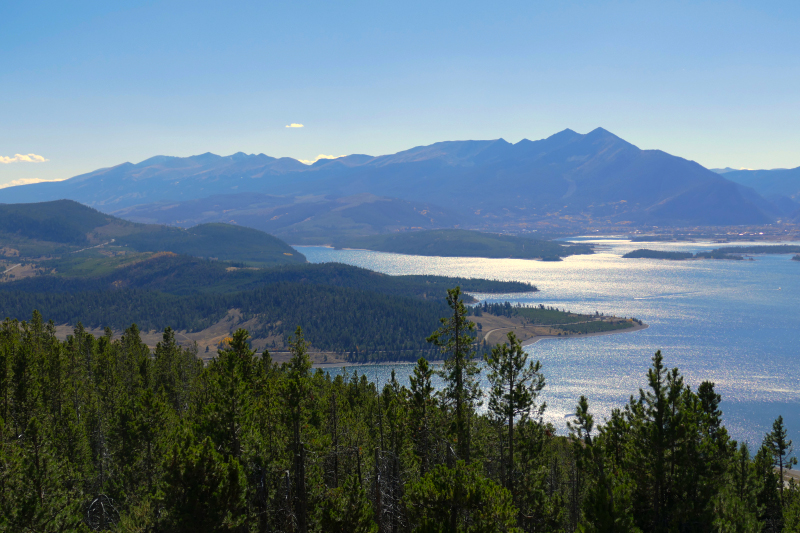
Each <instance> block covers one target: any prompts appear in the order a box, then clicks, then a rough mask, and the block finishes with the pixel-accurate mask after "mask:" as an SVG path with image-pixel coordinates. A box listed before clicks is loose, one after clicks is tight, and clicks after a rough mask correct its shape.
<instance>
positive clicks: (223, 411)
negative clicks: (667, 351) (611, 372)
mask: <svg viewBox="0 0 800 533" xmlns="http://www.w3.org/2000/svg"><path fill="white" fill-rule="evenodd" d="M448 303H449V304H450V307H445V308H444V309H443V311H444V316H445V319H444V320H443V321H442V322H441V323H439V321H438V320H433V321H431V322H430V324H429V325H428V326H429V329H428V333H431V332H433V334H432V335H431V336H430V338H429V341H430V343H431V346H432V348H435V349H436V350H440V351H441V355H442V356H444V357H445V358H446V362H445V364H444V365H442V366H440V367H433V366H431V365H429V364H428V363H427V362H426V361H425V360H424V359H420V360H419V361H418V363H417V365H416V367H415V368H414V372H413V376H412V378H411V380H410V385H409V387H406V386H403V385H401V384H400V383H398V381H397V380H396V379H394V376H392V379H391V380H390V381H389V382H388V383H386V384H385V386H383V387H382V388H380V389H379V388H377V387H376V386H375V384H374V383H371V382H370V381H368V380H367V378H366V376H364V375H359V373H358V371H357V370H356V371H354V372H345V373H344V374H343V375H339V376H337V377H335V378H332V377H331V376H330V375H329V374H326V373H324V372H322V371H321V370H318V371H316V372H314V371H312V369H311V364H310V361H309V358H308V352H307V350H308V346H307V344H306V341H305V339H304V337H303V332H302V331H301V330H300V329H298V330H297V331H296V332H295V335H294V336H293V339H292V343H291V352H292V356H291V359H290V360H289V361H288V362H287V363H285V364H282V365H277V364H275V363H273V362H272V360H271V358H270V354H269V353H268V352H265V353H263V354H262V355H256V354H255V353H254V352H253V351H252V350H251V349H250V347H249V344H248V333H247V332H246V331H244V330H239V331H237V332H236V333H235V334H234V335H233V336H232V338H231V339H230V340H229V342H228V343H226V345H225V346H224V347H223V349H221V350H220V352H219V354H218V355H217V357H216V358H214V359H213V360H212V361H211V362H210V363H209V364H208V365H207V366H204V365H203V364H202V363H201V362H200V361H199V360H198V359H197V357H196V354H195V353H194V352H192V351H191V350H185V349H183V348H181V347H180V346H179V345H178V344H177V343H176V341H175V336H174V333H173V332H172V330H170V329H166V330H165V331H164V334H163V340H162V342H161V343H159V345H158V346H157V348H156V349H155V350H154V351H153V352H151V351H150V350H149V349H148V348H147V347H146V346H145V345H143V344H142V342H141V341H140V338H139V331H138V330H137V329H136V328H135V327H131V328H129V329H128V330H127V331H126V332H125V334H124V335H123V337H122V338H121V339H119V340H113V341H112V340H111V338H110V337H107V336H101V337H99V338H95V337H93V336H92V335H89V334H87V333H86V332H85V331H84V330H83V329H82V328H80V327H79V328H76V329H75V331H74V333H73V335H71V336H70V337H69V338H68V339H67V340H66V341H64V342H60V341H58V340H57V339H56V338H55V336H54V328H53V326H52V324H50V325H48V324H47V323H45V322H44V321H43V318H42V316H41V315H39V314H38V313H36V314H34V315H33V318H32V319H31V321H30V322H27V323H20V322H17V321H13V320H7V321H5V322H4V323H3V324H2V327H0V530H2V531H87V532H88V531H120V532H134V531H164V532H167V531H169V532H187V533H188V532H197V531H209V532H212V531H213V532H216V531H232V532H233V531H242V532H243V531H262V532H371V533H378V532H381V533H384V532H385V533H388V532H398V533H402V532H406V531H441V532H452V533H455V532H488V533H491V532H512V531H513V532H522V531H524V532H537V533H538V532H570V533H571V532H575V531H614V532H635V531H640V532H643V531H647V532H657V533H662V532H663V533H667V532H672V531H687V532H708V531H770V532H780V531H785V532H794V531H798V528H799V527H800V492H799V491H798V489H797V486H796V485H793V484H792V485H787V486H784V484H783V483H781V476H782V474H783V471H784V469H786V468H787V467H790V466H791V465H792V464H793V463H794V460H793V457H792V455H791V443H790V442H787V440H786V431H785V427H784V425H783V420H782V419H780V418H779V419H778V420H776V421H775V424H774V427H773V430H772V431H771V432H770V433H769V434H768V435H766V436H765V438H764V442H763V444H762V445H761V446H755V447H753V448H748V447H747V446H746V445H744V444H741V445H740V444H737V443H736V442H735V441H733V440H732V439H731V438H730V437H729V436H728V433H727V431H726V429H725V427H724V425H723V424H722V412H721V411H720V408H719V405H720V400H721V398H720V396H719V395H718V394H717V393H716V392H715V390H714V384H713V383H708V382H704V383H702V384H701V385H700V386H699V387H698V388H697V389H696V390H695V389H692V388H690V387H689V386H687V385H686V384H685V383H684V380H683V377H682V376H681V374H680V373H679V371H678V370H677V369H669V368H668V367H667V366H666V365H665V362H664V359H663V358H662V355H661V353H660V352H659V353H656V355H655V356H654V357H653V359H652V361H653V364H652V367H651V369H650V371H649V372H648V377H647V386H646V387H645V388H644V389H643V390H641V391H640V392H639V393H638V394H633V393H635V391H631V393H632V396H631V399H630V402H629V403H628V404H627V405H625V406H624V407H622V408H619V409H615V410H614V411H613V412H612V414H611V417H610V419H608V420H606V421H604V422H603V423H599V422H597V421H595V419H594V418H593V416H592V414H591V404H590V402H589V400H587V399H586V398H584V397H581V398H580V400H579V401H578V402H577V405H576V411H575V415H574V416H573V417H572V418H571V421H570V424H569V428H570V434H569V435H568V436H565V435H556V434H555V431H554V428H553V427H552V426H551V425H549V424H547V423H544V422H543V421H542V415H543V413H544V412H545V409H546V403H545V402H546V399H547V396H548V388H547V385H546V383H547V381H546V378H547V368H546V366H544V367H543V366H541V365H540V364H539V362H537V361H533V360H531V359H530V358H529V356H528V354H527V353H526V352H525V351H524V350H523V349H522V348H521V346H520V345H519V343H518V341H517V340H516V338H515V337H514V336H513V335H510V336H509V337H508V338H507V342H506V343H505V344H500V345H497V346H496V347H495V348H494V349H493V350H492V351H491V353H490V354H487V357H486V362H485V366H483V367H482V368H481V367H479V366H477V365H476V364H475V360H474V359H473V356H474V345H473V344H472V340H473V339H474V331H472V330H471V328H470V327H469V326H468V322H467V321H466V320H467V316H466V315H467V313H466V309H465V308H464V306H463V305H462V304H461V303H459V294H458V292H457V291H452V292H450V293H449V296H448ZM437 325H438V326H439V327H438V329H436V328H437ZM643 356H644V354H643ZM480 373H485V374H486V376H487V379H488V381H489V383H490V385H491V386H490V387H489V389H487V390H483V391H482V390H480V389H479V388H478V387H477V379H478V377H479V374H480ZM436 376H439V377H440V379H441V382H442V386H441V388H439V389H438V390H437V389H435V388H434V386H433V380H434V378H435V377H436ZM481 401H483V402H484V405H485V406H486V410H480V409H479V402H481Z"/></svg>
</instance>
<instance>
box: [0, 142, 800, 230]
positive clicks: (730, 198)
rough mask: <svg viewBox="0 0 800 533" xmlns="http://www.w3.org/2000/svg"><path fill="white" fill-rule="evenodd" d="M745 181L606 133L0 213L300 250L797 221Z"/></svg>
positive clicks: (96, 176)
mask: <svg viewBox="0 0 800 533" xmlns="http://www.w3.org/2000/svg"><path fill="white" fill-rule="evenodd" d="M739 172H741V171H732V172H727V173H725V174H719V173H717V172H713V171H711V170H708V169H706V168H704V167H702V166H701V165H699V164H697V163H695V162H693V161H689V160H686V159H683V158H680V157H676V156H673V155H670V154H668V153H666V152H663V151H660V150H641V149H639V148H637V147H636V146H634V145H633V144H631V143H629V142H627V141H625V140H623V139H621V138H619V137H617V136H616V135H614V134H612V133H610V132H608V131H606V130H604V129H602V128H598V129H595V130H593V131H591V132H590V133H587V134H579V133H576V132H574V131H572V130H569V129H567V130H564V131H562V132H560V133H557V134H555V135H552V136H550V137H548V138H546V139H542V140H538V141H529V140H527V139H523V140H521V141H519V142H517V143H514V144H512V143H509V142H507V141H505V140H503V139H497V140H488V141H447V142H440V143H435V144H432V145H429V146H420V147H416V148H412V149H410V150H406V151H402V152H398V153H396V154H391V155H383V156H378V157H373V156H369V155H358V154H356V155H349V156H345V157H341V158H338V159H332V160H331V159H328V160H319V161H317V162H316V163H314V164H312V165H305V164H303V163H301V162H299V161H297V160H294V159H291V158H274V157H270V156H267V155H264V154H258V155H247V154H244V153H236V154H233V155H231V156H224V157H223V156H217V155H214V154H210V153H206V154H202V155H198V156H192V157H186V158H180V157H170V156H157V157H153V158H150V159H147V160H145V161H142V162H141V163H137V164H132V163H123V164H121V165H117V166H114V167H111V168H105V169H100V170H97V171H94V172H90V173H88V174H84V175H81V176H76V177H74V178H71V179H68V180H65V181H62V182H55V183H40V184H33V185H23V186H17V187H12V188H7V189H3V190H2V191H0V202H6V203H11V202H33V201H44V200H54V199H61V198H69V199H73V200H76V201H79V202H81V203H84V204H87V205H89V206H92V207H94V208H96V209H99V210H101V211H104V212H106V213H113V214H115V215H118V216H121V217H123V218H127V219H130V220H135V221H139V222H156V223H162V224H171V225H183V226H190V225H195V224H198V223H203V222H212V221H224V222H229V223H235V224H240V225H246V226H250V227H254V228H258V229H261V230H264V231H268V232H270V233H273V234H275V235H277V236H279V237H281V238H283V239H287V240H289V241H290V242H295V243H303V242H308V243H311V242H324V241H325V239H327V238H329V237H330V236H331V235H341V234H348V235H369V234H375V233H386V232H395V231H403V230H409V229H433V228H443V227H469V228H478V229H480V228H483V229H504V230H525V229H531V228H552V227H581V226H587V225H595V226H598V225H602V226H609V225H622V226H627V225H739V224H767V223H772V222H775V221H776V220H779V219H781V218H785V217H786V216H787V214H788V211H791V207H792V205H791V203H787V200H788V202H794V200H793V199H792V197H791V196H790V195H787V193H786V191H788V190H789V189H786V188H782V189H780V191H781V192H776V193H775V194H771V193H770V194H767V193H762V194H759V189H758V187H757V183H756V180H750V181H747V180H745V179H739V176H738V175H737V174H738V173H739ZM734 178H736V179H734ZM792 179H793V178H787V180H788V181H790V182H791V180H792ZM795 183H797V180H796V179H795ZM776 191H777V189H776ZM765 194H767V197H765V196H764V195H765Z"/></svg>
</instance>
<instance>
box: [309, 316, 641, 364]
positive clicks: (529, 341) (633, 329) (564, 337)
mask: <svg viewBox="0 0 800 533" xmlns="http://www.w3.org/2000/svg"><path fill="white" fill-rule="evenodd" d="M649 327H650V324H642V325H641V326H640V325H639V324H636V325H635V326H633V327H630V328H626V329H615V330H612V331H598V332H595V333H577V334H575V335H561V336H558V335H537V336H535V337H532V338H530V339H527V340H525V341H523V342H522V345H523V346H530V345H533V344H536V343H537V342H539V341H542V340H547V339H555V340H570V339H581V338H586V337H597V336H600V335H616V334H621V333H636V332H637V331H642V330H644V329H647V328H649ZM428 362H429V363H432V364H441V363H443V362H444V359H428ZM386 365H391V366H395V365H416V362H414V361H381V362H379V363H353V362H350V361H347V362H342V363H312V365H311V368H315V369H316V368H318V369H321V370H325V369H331V368H345V367H348V368H349V367H358V366H386Z"/></svg>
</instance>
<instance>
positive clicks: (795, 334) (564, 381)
mask: <svg viewBox="0 0 800 533" xmlns="http://www.w3.org/2000/svg"><path fill="white" fill-rule="evenodd" d="M585 240H587V241H591V242H597V243H599V244H601V246H600V247H599V248H598V251H599V253H596V254H594V255H590V256H574V257H568V258H566V259H565V260H564V261H561V262H541V261H529V260H521V259H482V258H449V257H423V256H408V255H400V254H388V253H381V252H371V251H364V250H334V249H331V248H325V247H298V249H299V250H300V251H301V252H302V253H303V254H305V255H306V257H307V258H308V260H309V261H311V262H313V263H320V262H332V261H336V262H340V263H347V264H350V265H356V266H360V267H365V268H369V269H371V270H375V271H378V272H384V273H387V274H434V275H442V276H458V277H474V278H488V279H499V280H514V281H526V282H530V283H533V284H535V285H536V286H537V287H538V288H539V291H540V292H537V293H528V294H492V295H489V294H475V296H476V297H477V298H479V299H481V300H489V301H493V300H494V301H511V302H523V303H536V304H539V303H542V304H544V305H553V306H556V307H559V308H566V309H569V310H571V311H578V312H583V313H594V312H595V311H600V312H602V313H606V314H613V315H616V316H627V317H630V316H633V317H636V318H639V319H641V320H643V321H644V322H646V323H648V324H649V325H650V327H649V328H648V329H645V330H642V331H639V332H635V333H622V334H615V335H603V336H596V337H586V338H579V339H574V338H573V339H563V340H562V339H557V340H556V339H553V340H542V341H540V342H538V343H536V344H533V345H530V346H528V347H527V350H528V352H529V353H530V354H532V356H533V357H535V358H537V359H539V360H540V361H541V362H542V366H543V370H544V373H545V377H546V379H547V386H546V388H545V391H544V393H543V395H542V399H543V400H544V401H546V402H547V410H546V419H547V420H549V421H551V422H553V423H554V424H555V425H556V426H557V427H558V428H559V431H560V432H562V433H563V432H564V431H565V428H566V421H567V420H568V419H569V415H570V414H571V413H573V412H574V410H575V404H576V403H577V400H578V398H579V397H580V396H581V395H585V396H587V398H588V399H589V402H590V407H591V410H592V411H593V412H594V413H595V415H596V418H599V419H600V420H602V419H603V418H605V417H607V416H608V415H609V413H610V412H611V409H612V408H614V407H618V406H621V405H623V404H624V403H625V402H626V401H627V400H628V398H629V397H630V395H631V394H638V390H639V388H640V387H644V386H645V385H646V374H647V369H648V367H649V365H650V363H651V357H652V355H653V354H654V353H655V351H656V350H658V349H660V350H661V351H662V353H663V354H664V356H665V362H666V364H667V366H669V367H673V366H677V367H678V368H679V369H680V371H681V372H682V374H683V375H684V376H685V378H686V380H687V382H688V383H689V384H690V385H692V387H693V388H695V389H696V387H697V386H698V385H699V384H700V383H701V382H702V381H705V380H709V381H713V382H714V383H715V384H716V389H717V391H718V392H719V393H720V394H721V395H722V397H723V406H722V407H723V412H724V417H725V423H726V425H727V427H728V430H729V431H730V432H731V433H732V435H733V436H734V438H736V439H738V440H746V441H749V442H750V443H751V444H760V442H761V439H762V438H763V435H764V433H765V432H767V431H768V430H769V429H770V427H771V424H772V421H773V420H774V419H775V418H776V417H777V416H778V415H782V416H783V417H784V420H785V421H786V424H787V426H788V428H789V431H790V437H791V438H794V439H795V441H796V442H800V372H798V366H797V361H798V356H800V348H798V347H799V346H800V262H797V261H791V260H790V258H791V256H787V255H771V256H757V257H755V260H754V261H748V260H745V261H724V260H702V261H663V260H653V259H622V257H621V256H622V255H623V254H625V253H627V252H628V251H631V250H633V249H636V248H643V247H647V248H650V249H660V250H674V251H691V252H696V251H698V250H704V249H711V248H716V247H719V246H720V245H719V244H712V243H631V242H629V241H627V240H619V239H611V238H607V239H596V238H595V239H585ZM435 327H436V324H431V329H432V330H433V329H434V328H435ZM393 368H394V369H395V370H396V372H397V375H398V377H399V379H401V382H403V383H405V384H408V375H409V373H410V371H411V369H412V368H413V365H410V364H395V365H366V366H361V367H358V368H357V369H355V370H357V371H358V372H359V373H365V374H366V375H367V376H368V377H369V378H370V379H373V380H375V381H377V382H379V383H380V384H383V383H385V382H386V380H387V379H388V377H389V373H390V372H391V370H392V369H393ZM352 370H354V369H351V371H352ZM332 372H333V373H338V372H339V370H333V371H332ZM485 385H486V383H484V386H485ZM597 415H599V416H597Z"/></svg>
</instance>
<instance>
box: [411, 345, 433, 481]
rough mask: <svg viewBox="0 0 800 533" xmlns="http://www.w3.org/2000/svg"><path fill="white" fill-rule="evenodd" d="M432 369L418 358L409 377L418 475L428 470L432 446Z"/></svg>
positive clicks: (412, 427)
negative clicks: (418, 465) (418, 464)
mask: <svg viewBox="0 0 800 533" xmlns="http://www.w3.org/2000/svg"><path fill="white" fill-rule="evenodd" d="M432 378H433V369H432V368H431V367H430V365H429V364H428V361H426V360H425V358H423V357H420V358H419V360H418V361H417V364H416V366H415V367H414V372H413V374H412V375H411V376H410V377H409V382H410V385H411V432H412V439H413V440H414V451H415V453H416V455H417V457H419V461H420V467H419V469H420V475H421V476H424V475H425V474H426V473H427V472H428V470H429V468H430V447H431V445H432V444H433V433H434V426H433V411H434V409H435V408H436V400H435V397H434V395H433V384H432V383H431V379H432Z"/></svg>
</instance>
